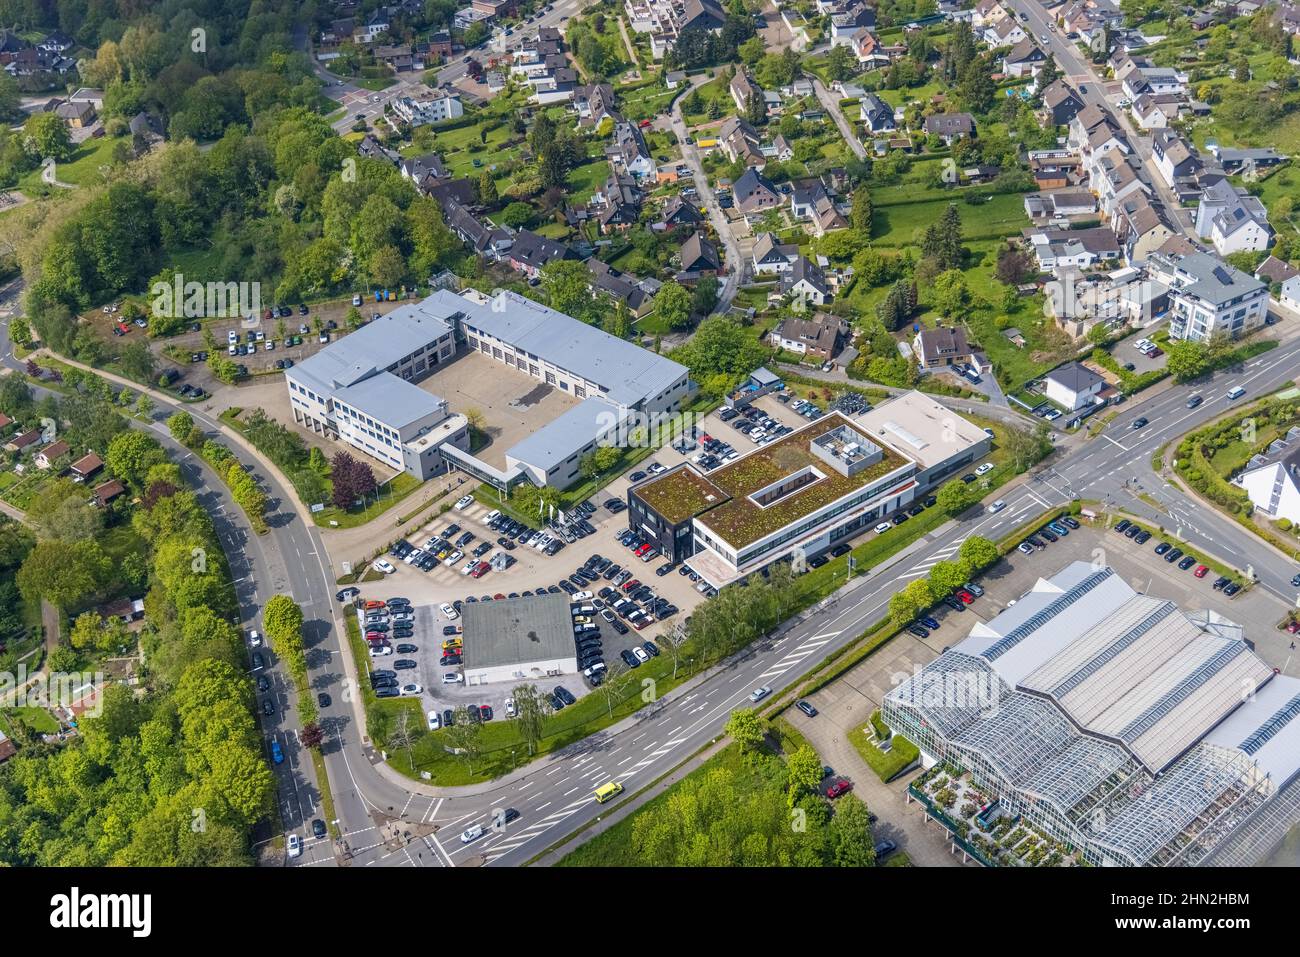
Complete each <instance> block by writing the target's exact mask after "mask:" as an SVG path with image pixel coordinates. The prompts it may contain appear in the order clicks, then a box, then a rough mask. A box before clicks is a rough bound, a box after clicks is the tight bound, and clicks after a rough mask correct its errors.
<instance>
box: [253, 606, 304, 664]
mask: <svg viewBox="0 0 1300 957" xmlns="http://www.w3.org/2000/svg"><path fill="white" fill-rule="evenodd" d="M302 623H303V615H302V608H300V607H299V605H298V603H297V602H295V601H294V600H293V599H292V598H290V597H289V596H288V595H272V596H271V597H270V598H268V599H267V600H266V604H265V605H263V606H262V628H263V629H264V630H265V631H266V639H267V641H269V642H270V643H271V650H272V651H274V652H275V653H276V654H277V655H285V654H286V653H287V652H289V651H291V650H292V648H293V646H294V645H295V643H301V641H302Z"/></svg>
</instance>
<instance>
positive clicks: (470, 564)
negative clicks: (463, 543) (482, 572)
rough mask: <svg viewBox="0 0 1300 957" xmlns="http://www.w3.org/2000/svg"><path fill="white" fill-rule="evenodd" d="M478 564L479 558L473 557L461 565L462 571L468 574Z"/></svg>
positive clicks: (463, 573)
mask: <svg viewBox="0 0 1300 957" xmlns="http://www.w3.org/2000/svg"><path fill="white" fill-rule="evenodd" d="M477 564H478V559H477V558H471V559H470V560H469V561H467V562H466V563H465V564H464V565H462V566H461V569H460V573H461V574H462V575H468V574H469V573H470V572H472V571H473V570H474V566H475V565H477Z"/></svg>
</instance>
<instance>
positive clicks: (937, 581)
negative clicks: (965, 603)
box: [930, 561, 969, 601]
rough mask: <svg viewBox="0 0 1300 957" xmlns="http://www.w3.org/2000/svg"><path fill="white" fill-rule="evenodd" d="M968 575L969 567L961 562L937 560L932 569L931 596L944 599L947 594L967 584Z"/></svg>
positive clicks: (938, 599) (935, 598) (936, 599)
mask: <svg viewBox="0 0 1300 957" xmlns="http://www.w3.org/2000/svg"><path fill="white" fill-rule="evenodd" d="M968 575H969V571H968V569H966V568H965V567H964V566H963V565H962V564H961V563H959V562H951V561H939V562H935V563H934V566H933V567H932V568H931V569H930V597H931V598H932V599H934V600H935V601H942V600H943V599H944V597H945V596H946V595H951V594H952V593H953V591H954V590H955V589H958V588H960V587H961V586H962V585H964V584H966V579H967V577H968Z"/></svg>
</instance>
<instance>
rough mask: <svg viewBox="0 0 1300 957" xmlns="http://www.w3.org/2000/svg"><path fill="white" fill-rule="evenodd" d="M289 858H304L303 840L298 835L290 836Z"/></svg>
mask: <svg viewBox="0 0 1300 957" xmlns="http://www.w3.org/2000/svg"><path fill="white" fill-rule="evenodd" d="M289 856H290V857H302V838H301V837H299V836H298V835H297V834H290V835H289Z"/></svg>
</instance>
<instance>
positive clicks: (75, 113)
mask: <svg viewBox="0 0 1300 957" xmlns="http://www.w3.org/2000/svg"><path fill="white" fill-rule="evenodd" d="M54 113H55V115H56V116H58V118H59V119H61V120H62V121H63V122H64V123H66V124H67V125H68V127H69V128H70V129H74V130H84V129H86V128H87V127H88V126H90V125H91V124H92V123H94V122H95V108H94V107H93V106H91V105H90V104H89V103H86V102H84V101H83V102H80V103H73V102H71V101H64V102H62V103H60V104H59V105H58V106H57V107H55V108H54Z"/></svg>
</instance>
